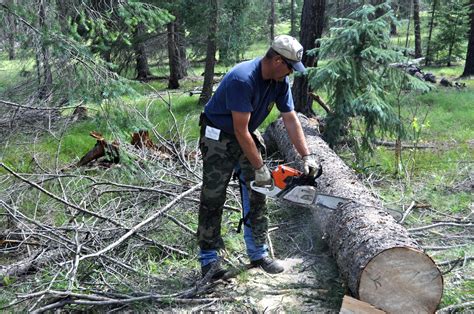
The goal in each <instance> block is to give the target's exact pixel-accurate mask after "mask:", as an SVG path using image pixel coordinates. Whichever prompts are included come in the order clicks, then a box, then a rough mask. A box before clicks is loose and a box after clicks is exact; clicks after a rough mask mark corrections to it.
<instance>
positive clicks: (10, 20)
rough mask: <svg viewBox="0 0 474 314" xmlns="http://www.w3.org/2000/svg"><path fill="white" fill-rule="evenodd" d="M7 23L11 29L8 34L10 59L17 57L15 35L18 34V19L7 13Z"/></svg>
mask: <svg viewBox="0 0 474 314" xmlns="http://www.w3.org/2000/svg"><path fill="white" fill-rule="evenodd" d="M6 21H7V25H8V27H9V29H10V30H9V31H8V34H7V37H8V60H14V59H15V35H16V21H15V19H14V18H13V17H12V16H11V14H9V13H7V17H6Z"/></svg>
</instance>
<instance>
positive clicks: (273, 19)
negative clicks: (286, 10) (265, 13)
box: [269, 0, 275, 42]
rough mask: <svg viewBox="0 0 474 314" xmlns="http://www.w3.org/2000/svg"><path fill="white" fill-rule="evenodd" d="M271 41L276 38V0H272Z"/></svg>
mask: <svg viewBox="0 0 474 314" xmlns="http://www.w3.org/2000/svg"><path fill="white" fill-rule="evenodd" d="M269 24H270V42H272V41H273V38H275V0H270V18H269Z"/></svg>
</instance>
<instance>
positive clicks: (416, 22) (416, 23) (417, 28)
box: [413, 0, 422, 58]
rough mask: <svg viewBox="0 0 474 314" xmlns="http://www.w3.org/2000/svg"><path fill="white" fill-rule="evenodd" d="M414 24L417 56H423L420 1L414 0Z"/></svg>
mask: <svg viewBox="0 0 474 314" xmlns="http://www.w3.org/2000/svg"><path fill="white" fill-rule="evenodd" d="M413 25H414V29H415V58H421V56H422V53H421V31H420V28H421V26H420V2H419V0H413Z"/></svg>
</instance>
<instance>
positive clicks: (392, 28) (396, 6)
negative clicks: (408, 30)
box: [390, 0, 399, 36]
mask: <svg viewBox="0 0 474 314" xmlns="http://www.w3.org/2000/svg"><path fill="white" fill-rule="evenodd" d="M392 10H393V12H394V16H395V17H398V15H399V12H398V10H399V4H398V0H393V1H392ZM397 34H398V31H397V24H395V23H394V21H391V22H390V35H392V36H396V35H397Z"/></svg>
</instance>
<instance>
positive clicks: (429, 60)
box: [425, 0, 438, 65]
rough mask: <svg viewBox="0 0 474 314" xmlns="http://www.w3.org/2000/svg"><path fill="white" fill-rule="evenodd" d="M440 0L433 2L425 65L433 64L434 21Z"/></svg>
mask: <svg viewBox="0 0 474 314" xmlns="http://www.w3.org/2000/svg"><path fill="white" fill-rule="evenodd" d="M437 2H438V0H433V6H432V7H431V17H430V29H429V31H428V40H427V42H426V59H425V65H430V64H431V59H432V58H431V47H430V46H431V36H432V35H433V27H434V20H435V14H436V13H435V12H436V5H437Z"/></svg>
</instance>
